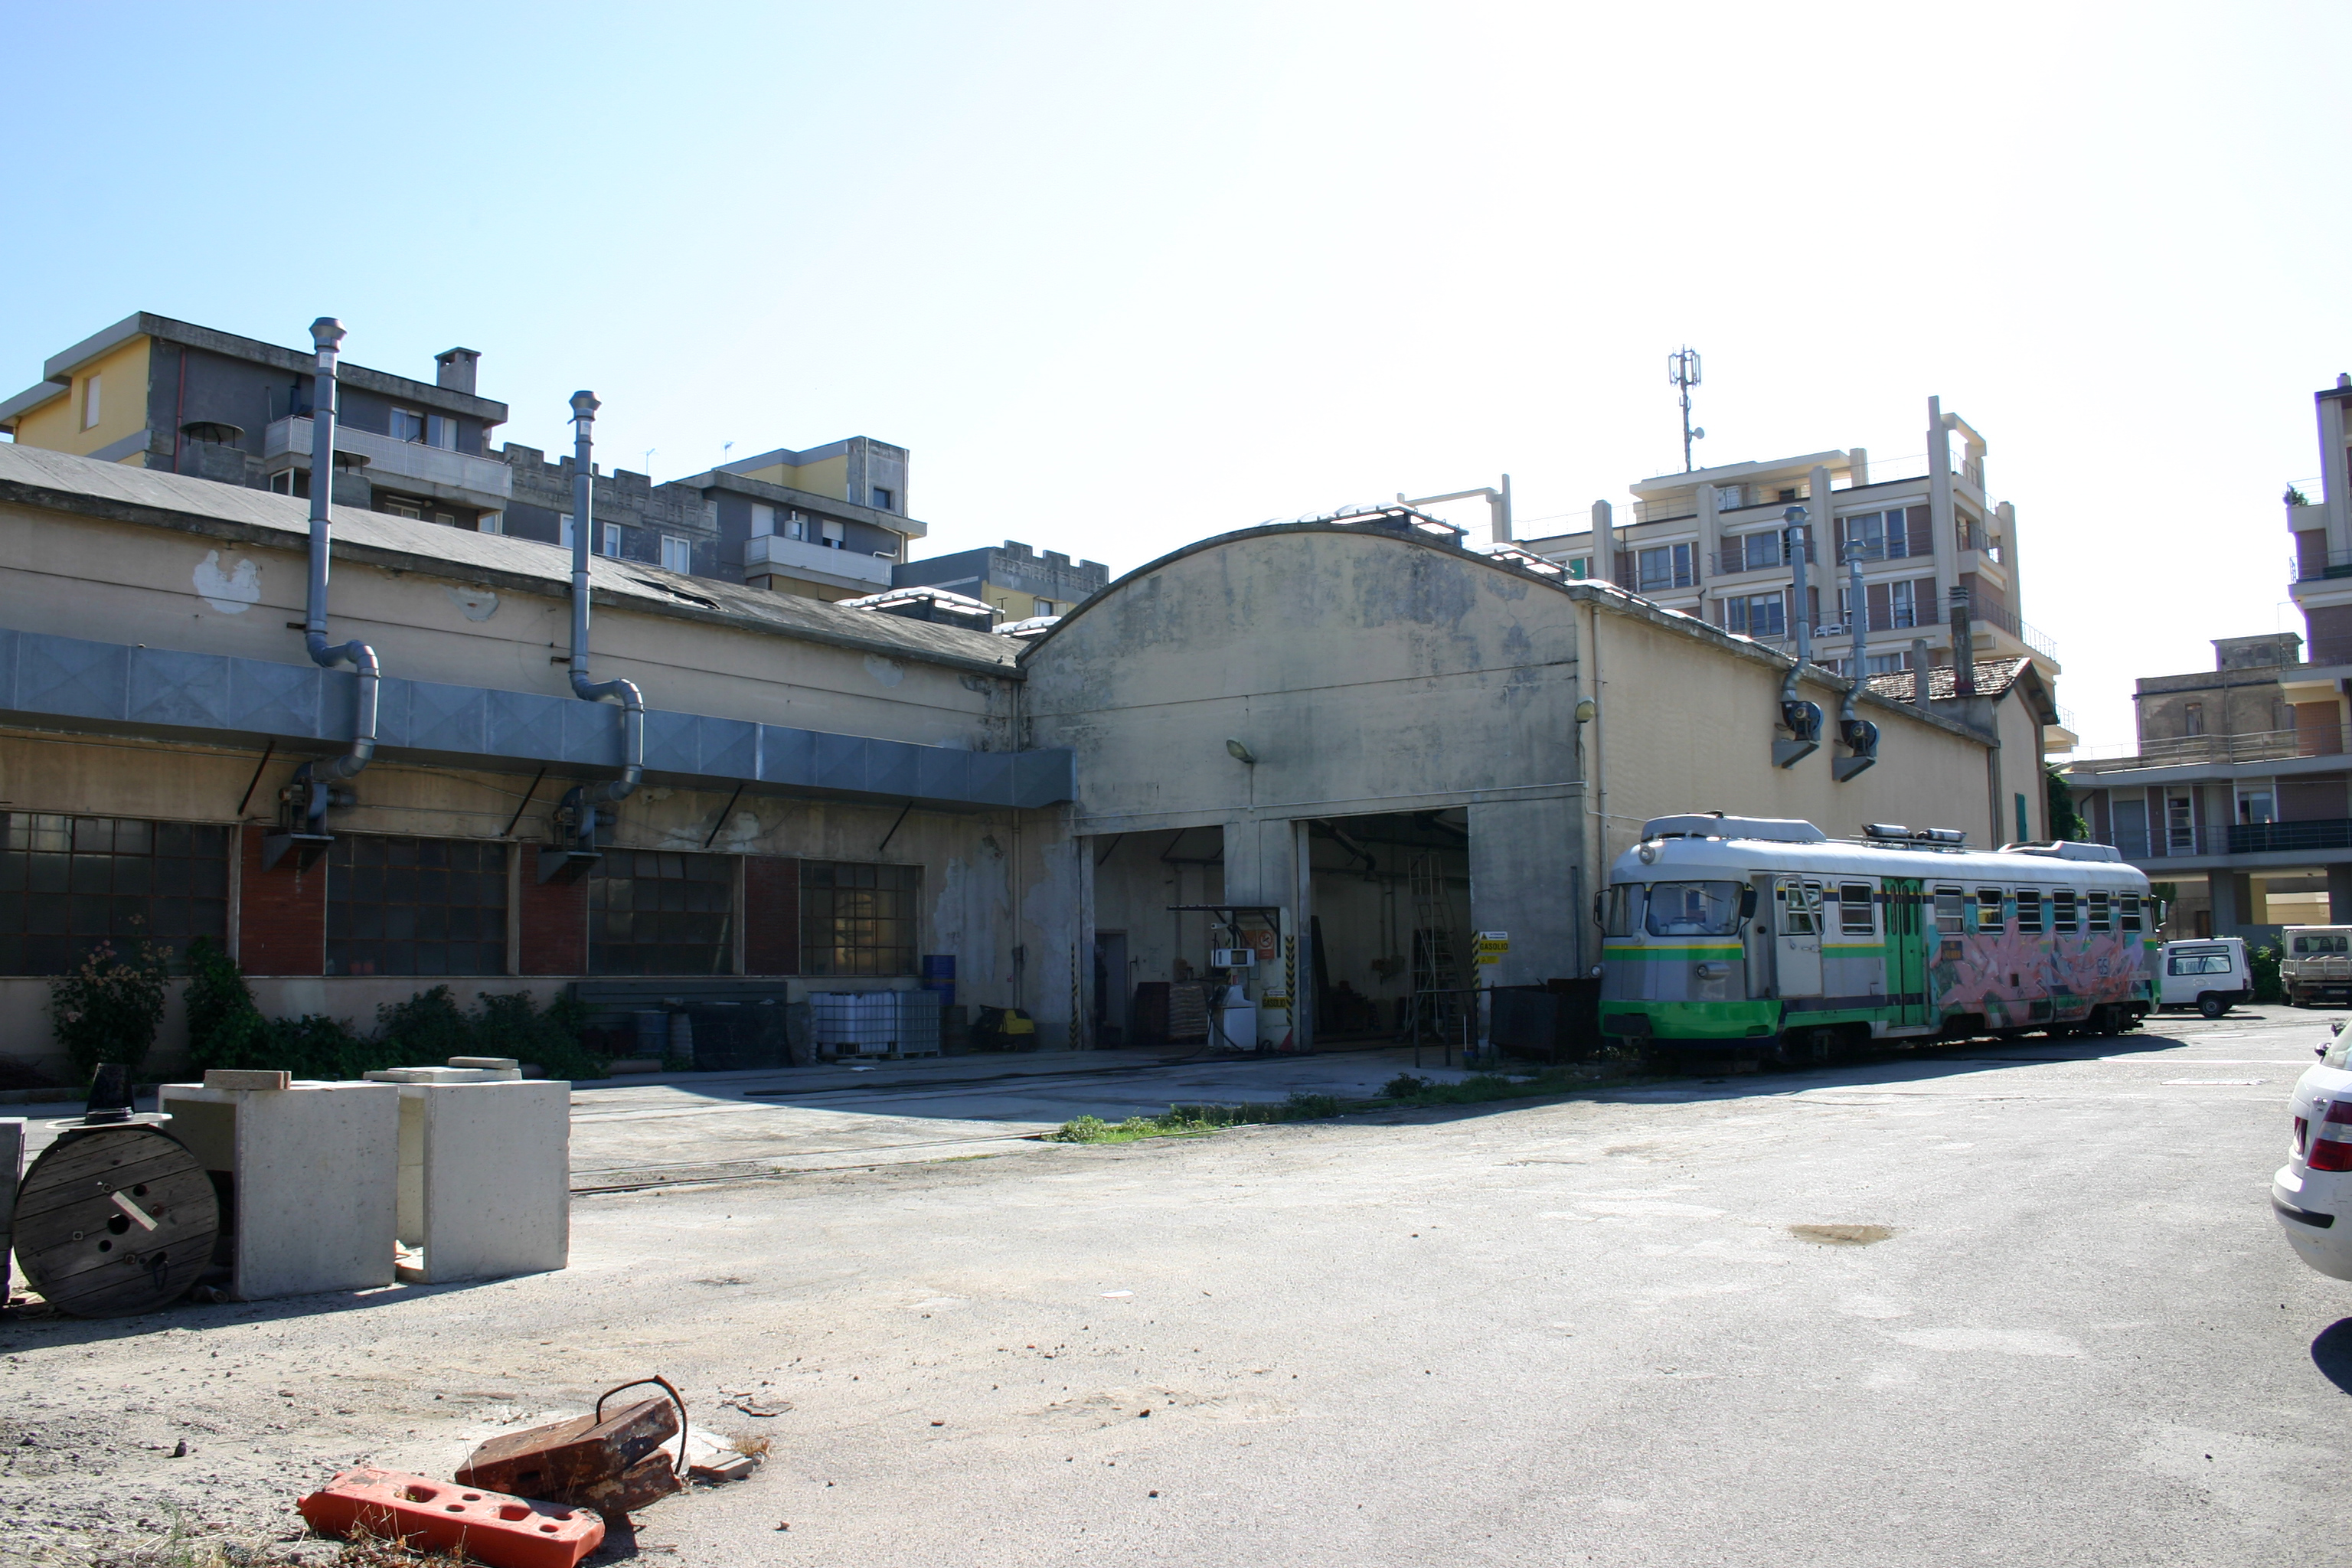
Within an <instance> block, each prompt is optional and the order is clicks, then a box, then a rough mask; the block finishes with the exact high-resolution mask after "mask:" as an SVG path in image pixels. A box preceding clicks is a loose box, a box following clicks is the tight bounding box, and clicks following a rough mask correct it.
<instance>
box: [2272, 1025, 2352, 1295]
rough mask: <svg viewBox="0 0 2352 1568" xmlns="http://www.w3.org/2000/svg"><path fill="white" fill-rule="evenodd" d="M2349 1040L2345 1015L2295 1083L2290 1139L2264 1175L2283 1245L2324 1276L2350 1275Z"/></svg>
mask: <svg viewBox="0 0 2352 1568" xmlns="http://www.w3.org/2000/svg"><path fill="white" fill-rule="evenodd" d="M2347 1054H2352V1039H2347V1037H2345V1034H2344V1021H2343V1020H2342V1019H2340V1018H2339V1019H2337V1020H2336V1033H2335V1036H2334V1037H2333V1038H2332V1039H2330V1040H2329V1042H2328V1043H2327V1044H2326V1046H2324V1047H2321V1048H2320V1057H2319V1065H2318V1066H2317V1067H2315V1068H2311V1069H2309V1070H2308V1071H2306V1072H2305V1074H2304V1075H2303V1077H2302V1078H2301V1079H2298V1080H2297V1081H2296V1083H2295V1086H2294V1107H2293V1109H2294V1147H2293V1148H2292V1149H2291V1150H2290V1151H2289V1152H2288V1156H2287V1163H2285V1164H2284V1165H2282V1166H2280V1167H2279V1169H2278V1173H2277V1174H2276V1175H2274V1176H2273V1177H2272V1178H2271V1208H2272V1209H2273V1212H2275V1213H2276V1214H2277V1215H2278V1221H2279V1227H2280V1228H2281V1229H2282V1230H2284V1231H2285V1232H2286V1240H2287V1245H2288V1246H2290V1247H2294V1250H2295V1253H2296V1255H2297V1256H2298V1257H2300V1258H2302V1259H2303V1260H2304V1261H2305V1263H2308V1264H2310V1265H2311V1266H2312V1267H2313V1268H2315V1269H2317V1270H2319V1272H2320V1273H2322V1274H2325V1275H2326V1276H2327V1277H2328V1278H2329V1279H2352V1064H2347Z"/></svg>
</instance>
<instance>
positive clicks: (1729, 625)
mask: <svg viewBox="0 0 2352 1568" xmlns="http://www.w3.org/2000/svg"><path fill="white" fill-rule="evenodd" d="M1723 629H1724V630H1726V631H1729V632H1744V633H1746V634H1747V635H1748V636H1749V637H1785V636H1787V635H1788V629H1789V628H1788V602H1787V601H1786V600H1785V599H1783V598H1782V597H1781V596H1780V595H1778V594H1750V595H1748V596H1746V597H1745V598H1738V599H1726V600H1725V601H1724V602H1723Z"/></svg>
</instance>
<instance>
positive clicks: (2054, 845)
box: [2000, 838, 2124, 862]
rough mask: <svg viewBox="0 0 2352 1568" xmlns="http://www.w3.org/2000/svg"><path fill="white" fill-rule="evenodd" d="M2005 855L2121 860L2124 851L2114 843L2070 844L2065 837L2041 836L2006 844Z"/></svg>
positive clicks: (2060, 858) (2002, 847)
mask: <svg viewBox="0 0 2352 1568" xmlns="http://www.w3.org/2000/svg"><path fill="white" fill-rule="evenodd" d="M2000 852H2001V853H2002V854H2004V855H2048V856H2050V857H2052V858H2054V859H2059V860H2105V861H2110V862H2114V861H2120V860H2121V859H2122V858H2124V852H2123V851H2122V850H2120V849H2118V848H2116V847H2115V846H2114V845H2112V844H2070V843H2067V842H2066V841H2065V840H2063V839H2057V838H2040V839H2034V840H2032V841H2031V842H2029V843H2023V844H2004V845H2002V846H2001V847H2000Z"/></svg>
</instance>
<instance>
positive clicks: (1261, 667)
mask: <svg viewBox="0 0 2352 1568" xmlns="http://www.w3.org/2000/svg"><path fill="white" fill-rule="evenodd" d="M1023 664H1024V669H1025V670H1026V672H1027V674H1028V677H1029V679H1028V682H1027V684H1026V686H1025V688H1024V690H1023V693H1022V697H1021V702H1022V709H1023V714H1024V734H1025V735H1026V736H1027V737H1028V739H1029V741H1030V742H1031V743H1033V744H1038V745H1066V746H1070V747H1073V748H1074V749H1076V752H1077V755H1078V774H1079V790H1080V798H1079V805H1078V807H1077V812H1076V816H1077V830H1078V831H1079V832H1081V833H1085V834H1089V835H1095V836H1109V835H1114V834H1118V833H1121V832H1126V833H1130V834H1150V835H1152V836H1153V839H1154V844H1155V848H1156V849H1157V851H1158V852H1160V853H1164V852H1165V845H1166V842H1167V839H1166V835H1167V832H1168V830H1170V829H1172V828H1175V827H1179V826H1199V827H1202V828H1211V829H1214V830H1215V831H1216V833H1217V835H1218V837H1219V839H1220V840H1221V846H1222V850H1223V862H1224V863H1223V868H1222V881H1223V887H1222V889H1221V894H1222V896H1223V897H1224V898H1227V899H1230V900H1241V901H1246V902H1265V903H1280V904H1286V905H1288V906H1290V907H1292V908H1294V909H1297V910H1300V911H1301V918H1302V921H1303V919H1304V917H1305V916H1306V915H1307V914H1309V913H1311V912H1312V910H1311V900H1310V899H1309V898H1307V897H1306V896H1304V894H1303V892H1302V889H1300V888H1299V885H1298V880H1299V879H1298V858H1297V852H1296V848H1295V844H1294V839H1293V837H1292V834H1293V830H1294V827H1295V825H1296V824H1297V823H1298V822H1299V821H1302V820H1305V819H1309V818H1318V817H1335V816H1352V815H1363V814H1373V813H1382V812H1395V811H1409V810H1426V809H1432V808H1436V807H1454V806H1459V807H1464V808H1466V810H1467V812H1468V816H1469V822H1470V826H1471V847H1470V865H1471V881H1472V896H1471V911H1472V920H1473V922H1474V926H1475V928H1477V929H1487V930H1504V931H1509V932H1510V933H1511V939H1512V947H1511V952H1510V953H1509V955H1508V957H1507V959H1506V961H1505V962H1504V963H1502V964H1500V965H1498V966H1496V970H1495V972H1494V973H1493V976H1492V977H1493V978H1494V979H1495V980H1496V982H1497V983H1500V984H1523V983H1530V982H1535V981H1539V980H1542V979H1545V978H1548V977H1550V976H1554V975H1567V974H1574V973H1581V972H1583V971H1584V970H1586V969H1589V968H1590V966H1591V963H1593V962H1595V961H1596V959H1597V948H1596V947H1595V946H1594V942H1593V937H1592V933H1591V930H1590V929H1589V928H1590V921H1589V920H1588V919H1587V918H1586V915H1585V910H1587V909H1588V908H1589V907H1590V904H1591V896H1592V893H1593V891H1594V890H1595V888H1596V886H1597V885H1599V884H1601V883H1603V882H1605V881H1606V878H1607V866H1608V863H1609V861H1610V860H1611V859H1612V858H1613V857H1614V856H1615V855H1616V854H1617V853H1618V852H1620V851H1622V849H1624V848H1625V847H1629V846H1630V845H1631V844H1632V843H1633V841H1634V840H1635V838H1636V837H1637V836H1638V834H1639V831H1640V828H1641V825H1642V824H1643V822H1644V821H1646V820H1648V819H1649V818H1651V817H1654V816H1662V815H1664V814H1666V813H1669V812H1677V811H1694V810H1708V809H1720V810H1723V811H1726V812H1728V813H1732V814H1734V815H1749V816H1791V817H1802V818H1806V819H1809V820H1811V821H1814V822H1816V823H1818V824H1819V825H1820V826H1822V828H1823V829H1824V830H1825V831H1828V832H1831V833H1832V834H1852V833H1855V832H1857V831H1859V829H1860V828H1861V826H1862V825H1863V824H1864V823H1865V822H1872V821H1895V822H1908V823H1914V824H1919V825H1933V826H1960V827H1965V828H1966V829H1968V831H1969V834H1970V836H1971V837H1972V839H1974V840H1976V841H1979V842H1981V841H1982V840H1983V837H1984V835H1985V833H1986V831H1987V829H1988V827H1989V826H1990V822H1991V811H1992V807H1993V801H1992V798H1991V795H1990V774H1989V769H1988V766H1987V762H1986V753H1987V745H1986V742H1987V740H1988V739H1989V738H1990V737H1989V733H1972V732H1969V731H1968V730H1966V729H1965V728H1964V727H1962V726H1961V725H1959V724H1958V723H1956V722H1955V721H1952V720H1951V719H1950V718H1948V717H1938V718H1928V717H1922V716H1920V715H1919V714H1918V713H1917V712H1916V710H1912V709H1908V708H1902V707H1897V706H1895V705H1894V704H1889V703H1885V702H1881V701H1878V700H1874V699H1865V700H1864V702H1863V704H1862V711H1863V714H1864V716H1865V717H1867V718H1869V719H1871V720H1872V721H1874V722H1875V723H1876V724H1877V725H1878V726H1879V728H1880V730H1881V731H1882V737H1883V738H1882V741H1881V744H1880V749H1879V757H1880V761H1879V763H1878V764H1877V765H1876V766H1875V767H1874V768H1873V769H1872V770H1870V771H1868V772H1866V773H1863V774H1861V775H1859V776H1858V777H1857V778H1855V779H1854V780H1853V781H1851V782H1849V783H1846V784H1838V783H1836V782H1834V780H1833V779H1832V773H1831V764H1832V759H1833V758H1834V757H1835V756H1836V755H1838V754H1840V753H1839V748H1838V747H1836V746H1835V745H1834V744H1833V743H1832V744H1825V745H1823V746H1822V749H1821V750H1820V751H1819V752H1816V753H1815V754H1814V755H1812V756H1811V757H1809V758H1807V759H1805V760H1804V761H1803V762H1801V763H1799V764H1797V765H1796V766H1795V767H1793V768H1791V769H1787V770H1781V769H1777V768H1775V767H1773V765H1772V761H1771V743H1772V742H1773V740H1774V739H1775V738H1776V736H1777V735H1778V734H1780V730H1779V727H1778V721H1779V715H1780V707H1779V689H1780V681H1781V679H1782V676H1783V674H1784V672H1785V669H1786V665H1785V663H1784V662H1782V661H1781V660H1780V659H1779V658H1774V657H1772V656H1771V655H1769V654H1767V653H1766V652H1764V651H1763V650H1762V649H1760V648H1759V647H1756V646H1755V645H1753V644H1748V643H1746V642H1745V641H1744V640H1741V639H1734V638H1730V637H1726V636H1724V635H1723V634H1721V633H1719V632H1717V631H1714V630H1712V629H1709V628H1706V627H1704V626H1699V625H1697V624H1696V623H1695V622H1693V621H1691V620H1690V619H1688V618H1687V617H1682V616H1671V615H1668V614H1666V613H1664V612H1661V611H1658V610H1656V609H1654V608H1653V607H1651V606H1649V605H1644V604H1642V603H1640V602H1638V601H1634V600H1632V599H1629V598H1627V597H1626V596H1624V595H1619V594H1615V593H1612V592H1611V591H1609V590H1607V589H1604V588H1601V587H1597V586H1591V585H1577V586H1573V587H1561V586H1559V585H1556V584H1552V583H1550V582H1547V581H1542V580H1538V579H1534V578H1531V577H1530V576H1529V575H1528V574H1522V573H1519V572H1515V571H1512V570H1509V569H1507V568H1505V567H1502V566H1498V565H1496V563H1492V562H1489V561H1486V559H1484V558H1483V557H1480V556H1477V555H1475V554H1472V553H1469V552H1463V551H1459V550H1454V549H1449V548H1444V547H1433V546H1430V545H1426V544H1423V543H1419V542H1413V541H1411V540H1407V539H1402V538H1400V537H1397V536H1395V535H1393V534H1390V533H1386V532H1381V531H1374V530H1370V529H1362V528H1348V527H1335V526H1331V525H1313V524H1307V525H1293V526H1288V527H1278V528H1272V529H1265V530H1256V531H1250V532H1248V533H1244V534H1238V535H1231V536H1227V537H1225V538H1223V539H1219V540H1213V541H1209V542H1204V543H1202V544H1201V545H1197V546H1194V547H1192V548H1191V549H1189V550H1186V551H1183V552H1179V553H1177V554H1176V555H1174V556H1171V557H1170V558H1168V559H1166V560H1164V561H1162V562H1160V563H1154V564H1153V565H1152V566H1150V567H1148V568H1146V569H1144V570H1143V571H1140V572H1139V573H1136V574H1131V575H1129V577H1127V578H1125V579H1123V580H1121V581H1120V582H1118V583H1117V584H1112V585H1111V586H1110V587H1109V588H1108V590H1106V591H1105V592H1104V593H1103V594H1102V595H1099V596H1097V598H1096V599H1094V600H1093V601H1091V602H1090V603H1088V604H1087V605H1086V606H1085V607H1084V608H1083V609H1082V610H1081V611H1080V612H1078V613H1077V614H1076V615H1075V616H1071V617H1070V618H1069V619H1068V620H1066V621H1065V622H1064V623H1063V624H1062V625H1061V626H1059V627H1057V628H1056V629H1055V631H1054V632H1053V633H1052V634H1051V635H1050V636H1049V637H1045V638H1044V639H1042V640H1040V641H1039V642H1038V643H1036V644H1034V645H1033V647H1031V648H1030V650H1029V651H1028V652H1027V653H1026V654H1025V655H1024V660H1023ZM1804 694H1805V696H1806V697H1808V698H1809V699H1810V700H1813V701H1816V702H1819V703H1820V704H1821V705H1822V708H1823V710H1825V711H1826V712H1827V714H1828V715H1829V716H1830V720H1831V723H1832V731H1833V727H1834V721H1835V716H1836V713H1837V709H1838V704H1839V700H1840V698H1841V697H1842V695H1843V689H1842V687H1841V686H1838V685H1832V684H1831V678H1828V677H1826V676H1824V677H1823V678H1822V679H1820V680H1817V681H1813V680H1809V681H1808V682H1807V683H1806V685H1805V688H1804ZM1586 697H1591V699H1592V700H1594V702H1595V703H1596V705H1597V708H1598V714H1597V717H1596V718H1595V719H1594V720H1593V721H1591V723H1589V724H1584V725H1580V724H1579V723H1578V722H1577V721H1576V718H1575V710H1576V706H1577V703H1578V701H1579V700H1580V699H1583V698H1586ZM1947 706H1949V705H1947ZM1997 706H1998V708H1999V709H2001V710H2017V711H2018V712H2019V713H2020V715H2021V717H2019V718H2018V719H2017V721H2016V724H2017V730H2016V732H2015V733H2014V734H2013V735H2012V734H2011V733H2010V732H2009V731H2006V730H2005V731H2004V739H2005V741H2006V742H2007V744H2008V745H2009V747H2010V748H2011V755H2012V756H2017V757H2020V758H2021V759H2031V758H2032V757H2034V756H2035V751H2034V747H2035V741H2034V739H2033V738H2032V734H2031V730H2032V722H2031V719H2030V717H2029V716H2022V709H2021V704H2020V703H2019V702H2017V701H2016V700H2006V701H2004V702H2002V703H2000V704H1999V705H1997ZM2004 722H2007V720H2006V718H2004ZM1228 738H1231V739H1234V740H1237V741H1239V742H1241V743H1242V744H1243V745H1244V747H1245V748H1246V749H1247V750H1248V751H1249V752H1251V753H1252V754H1253V755H1254V756H1255V758H1256V761H1255V764H1249V763H1242V762H1239V761H1237V760H1235V759H1234V757H1233V756H1231V755H1230V754H1229V753H1228V751H1227V748H1226V743H1225V742H1226V741H1227V739H1228ZM2011 771H2012V772H2016V771H2019V770H2018V769H2017V768H2012V770H2011ZM2023 771H2024V772H2025V773H2027V775H2028V776H2029V777H2032V778H2035V779H2037V780H2038V767H2037V766H2035V765H2034V764H2033V763H2031V762H2030V761H2029V762H2026V763H2024V764H2023ZM2005 798H2006V797H2005V796H2004V799H2005ZM2037 799H2038V797H2037ZM2036 820H2037V822H2038V821H2039V820H2040V819H2039V818H2038V817H2037V818H2036ZM2002 837H2007V835H2003V836H2002ZM1193 838H1194V840H1195V841H1196V842H1199V843H1206V842H1208V840H1209V835H1208V834H1207V833H1205V832H1202V833H1196V834H1195V835H1193ZM1103 841H1104V842H1108V837H1104V838H1103ZM1200 852H1201V851H1199V850H1197V849H1196V850H1195V853H1200ZM1114 866H1115V867H1116V870H1114V869H1113V867H1114ZM1166 869H1167V868H1164V867H1160V866H1157V865H1156V864H1155V863H1154V861H1153V860H1151V859H1150V858H1149V852H1144V851H1136V850H1132V849H1128V850H1123V851H1122V852H1121V855H1120V857H1119V858H1116V859H1115V861H1114V862H1113V863H1112V865H1109V866H1106V867H1105V868H1102V869H1101V870H1100V871H1098V872H1097V877H1096V884H1095V887H1094V889H1093V900H1094V910H1095V916H1096V919H1097V921H1098V922H1101V923H1102V924H1103V925H1104V926H1105V928H1106V929H1125V930H1126V931H1129V952H1130V955H1131V956H1138V957H1144V958H1145V959H1146V963H1147V966H1148V967H1146V968H1142V969H1139V973H1141V974H1142V975H1143V976H1144V977H1156V976H1154V975H1153V974H1152V973H1151V972H1152V971H1153V970H1158V971H1159V974H1160V975H1164V974H1165V973H1166V971H1165V970H1164V969H1163V968H1160V965H1161V964H1162V963H1164V962H1165V961H1167V960H1170V959H1172V958H1173V957H1174V956H1175V955H1176V954H1175V952H1171V951H1168V949H1169V948H1172V947H1174V946H1175V943H1174V942H1172V941H1168V940H1166V939H1163V938H1162V937H1161V935H1160V933H1161V932H1166V931H1171V921H1169V919H1168V917H1167V916H1166V915H1165V913H1164V909H1165V906H1166V905H1167V904H1169V903H1175V902H1185V901H1197V900H1188V899H1183V898H1175V897H1169V896H1167V895H1168V893H1169V892H1170V884H1171V880H1172V879H1170V878H1168V877H1167V876H1166V875H1165V871H1166ZM1155 904H1156V905H1157V908H1156V909H1155V908H1153V907H1152V906H1153V905H1155ZM1113 920H1116V921H1119V922H1121V925H1120V926H1119V927H1117V928H1113V927H1111V926H1110V925H1109V922H1110V921H1113ZM1196 937H1197V933H1192V932H1188V933H1186V936H1185V938H1184V944H1185V947H1186V948H1187V949H1189V947H1190V944H1191V943H1192V942H1193V941H1194V940H1196ZM1184 956H1188V957H1191V956H1193V954H1192V952H1190V951H1185V952H1184ZM1467 956H1468V955H1467V954H1466V953H1465V955H1464V957H1465V960H1466V958H1467ZM1195 961H1196V962H1197V959H1196V960H1195Z"/></svg>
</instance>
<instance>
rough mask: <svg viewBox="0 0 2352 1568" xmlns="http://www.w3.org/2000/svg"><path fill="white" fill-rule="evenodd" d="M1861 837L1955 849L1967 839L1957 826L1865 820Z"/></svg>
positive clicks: (1865, 840)
mask: <svg viewBox="0 0 2352 1568" xmlns="http://www.w3.org/2000/svg"><path fill="white" fill-rule="evenodd" d="M1862 837H1863V839H1864V842H1866V843H1871V844H1909V845H1919V844H1926V845H1930V846H1937V847H1942V848H1946V849H1957V848H1958V847H1961V846H1962V845H1965V844H1966V843H1968V841H1969V836H1968V834H1967V833H1966V832H1964V831H1962V830H1961V829H1959V828H1957V827H1906V826H1903V825H1902V824H1901V823H1899V822H1865V823H1864V824H1863V825H1862Z"/></svg>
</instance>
